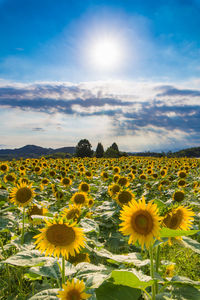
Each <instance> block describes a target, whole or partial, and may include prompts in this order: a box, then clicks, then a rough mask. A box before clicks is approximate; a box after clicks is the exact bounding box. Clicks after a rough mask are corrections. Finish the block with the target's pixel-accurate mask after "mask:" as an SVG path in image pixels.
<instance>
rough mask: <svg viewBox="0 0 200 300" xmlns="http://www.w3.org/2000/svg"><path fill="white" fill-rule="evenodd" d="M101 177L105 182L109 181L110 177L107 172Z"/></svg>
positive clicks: (102, 173)
mask: <svg viewBox="0 0 200 300" xmlns="http://www.w3.org/2000/svg"><path fill="white" fill-rule="evenodd" d="M101 177H102V179H103V180H104V181H106V180H108V178H109V175H108V173H107V172H106V171H103V172H101Z"/></svg>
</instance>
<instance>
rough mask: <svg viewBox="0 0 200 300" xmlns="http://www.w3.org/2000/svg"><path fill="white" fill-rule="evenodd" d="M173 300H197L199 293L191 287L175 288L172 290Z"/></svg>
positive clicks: (199, 297)
mask: <svg viewBox="0 0 200 300" xmlns="http://www.w3.org/2000/svg"><path fill="white" fill-rule="evenodd" d="M170 299H173V300H199V299H200V291H199V290H198V289H196V288H195V287H193V286H180V287H179V286H176V287H174V288H173V290H172V298H170Z"/></svg>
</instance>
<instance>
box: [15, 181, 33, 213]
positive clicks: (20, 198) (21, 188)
mask: <svg viewBox="0 0 200 300" xmlns="http://www.w3.org/2000/svg"><path fill="white" fill-rule="evenodd" d="M34 196H35V193H34V190H33V189H32V184H30V185H27V184H26V183H20V184H18V185H17V187H14V188H13V189H12V190H11V192H10V197H11V198H10V201H11V202H14V203H15V204H16V205H18V206H22V207H24V206H27V205H28V204H29V203H30V202H31V200H32V199H33V197H34Z"/></svg>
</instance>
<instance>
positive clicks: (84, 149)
mask: <svg viewBox="0 0 200 300" xmlns="http://www.w3.org/2000/svg"><path fill="white" fill-rule="evenodd" d="M75 156H77V157H97V158H101V157H107V158H109V157H110V158H118V157H121V156H127V153H126V152H121V151H119V148H118V146H117V144H116V143H113V144H112V145H111V146H110V147H108V148H107V149H106V151H104V147H103V145H102V143H100V142H99V143H98V144H97V147H96V150H95V151H93V150H92V145H91V144H90V142H89V141H88V140H87V139H82V140H80V141H79V142H78V144H77V146H76V152H75Z"/></svg>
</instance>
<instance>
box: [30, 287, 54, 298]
mask: <svg viewBox="0 0 200 300" xmlns="http://www.w3.org/2000/svg"><path fill="white" fill-rule="evenodd" d="M58 291H59V289H50V290H44V291H42V292H39V293H37V294H36V295H34V296H32V297H31V298H28V300H58V297H57V295H58Z"/></svg>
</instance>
